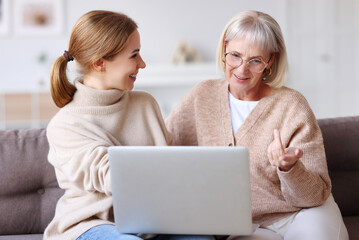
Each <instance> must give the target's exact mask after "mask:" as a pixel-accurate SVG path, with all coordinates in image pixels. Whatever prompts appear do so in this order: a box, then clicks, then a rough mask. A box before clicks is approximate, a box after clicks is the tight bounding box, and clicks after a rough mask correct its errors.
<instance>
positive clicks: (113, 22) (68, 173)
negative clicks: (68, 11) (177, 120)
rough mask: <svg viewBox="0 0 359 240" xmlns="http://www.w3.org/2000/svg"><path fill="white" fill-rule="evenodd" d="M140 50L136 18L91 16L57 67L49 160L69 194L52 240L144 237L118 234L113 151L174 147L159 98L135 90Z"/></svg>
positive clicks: (84, 18) (53, 225) (109, 14)
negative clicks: (73, 72)
mask: <svg viewBox="0 0 359 240" xmlns="http://www.w3.org/2000/svg"><path fill="white" fill-rule="evenodd" d="M140 48H141V45H140V35H139V33H138V31H137V25H136V23H135V22H134V21H133V20H132V19H130V18H129V17H127V16H126V15H123V14H120V13H115V12H110V11H91V12H88V13H86V14H85V15H83V16H82V17H81V18H80V19H79V20H78V21H77V23H76V24H75V26H74V28H73V30H72V34H71V38H70V43H69V47H68V50H67V51H65V53H64V54H63V55H62V56H60V57H59V58H58V59H57V60H56V61H55V63H54V64H53V67H52V69H51V76H50V79H51V93H52V97H53V100H54V102H55V103H56V105H57V106H58V107H60V108H61V110H60V111H59V112H58V113H57V114H56V116H54V118H53V119H52V120H51V121H50V123H49V125H48V128H47V137H48V141H49V146H50V150H49V155H48V159H49V162H50V163H51V164H52V165H53V166H54V167H55V171H56V176H57V180H58V183H59V185H60V187H61V188H62V189H64V190H65V194H64V195H63V196H62V197H61V198H60V200H59V201H58V203H57V207H56V213H55V217H54V219H53V220H52V221H51V223H50V224H49V225H48V227H47V228H46V230H45V234H44V239H46V240H52V239H64V240H72V239H79V240H80V239H86V240H91V239H106V240H111V239H122V240H127V239H138V238H139V237H138V236H135V235H125V234H119V233H118V232H117V231H116V229H115V226H114V218H113V208H112V197H111V182H110V173H109V161H108V154H107V148H108V147H110V146H115V145H167V144H170V143H171V136H170V134H168V132H167V130H166V128H165V125H164V122H163V119H162V116H161V112H160V109H159V107H158V104H157V103H156V101H155V100H154V98H153V97H152V96H151V95H149V94H147V93H145V92H137V91H131V90H132V89H133V87H134V83H135V81H136V78H137V74H138V73H139V70H140V69H142V68H145V66H146V65H145V63H144V61H143V60H142V58H141V55H140ZM72 60H75V61H76V63H77V67H78V70H79V73H81V77H79V78H78V79H76V80H75V82H74V84H72V83H70V82H69V81H68V79H67V76H66V69H67V64H68V62H69V61H72ZM141 237H148V236H146V235H141ZM177 237H178V238H180V239H181V238H187V239H188V237H185V236H177ZM162 238H163V239H169V238H170V237H166V236H162ZM193 239H201V237H194V236H193ZM202 239H211V237H208V238H206V237H203V238H202Z"/></svg>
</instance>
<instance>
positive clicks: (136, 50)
mask: <svg viewBox="0 0 359 240" xmlns="http://www.w3.org/2000/svg"><path fill="white" fill-rule="evenodd" d="M139 51H140V49H139V48H138V49H135V50H133V51H132V52H131V53H135V52H139Z"/></svg>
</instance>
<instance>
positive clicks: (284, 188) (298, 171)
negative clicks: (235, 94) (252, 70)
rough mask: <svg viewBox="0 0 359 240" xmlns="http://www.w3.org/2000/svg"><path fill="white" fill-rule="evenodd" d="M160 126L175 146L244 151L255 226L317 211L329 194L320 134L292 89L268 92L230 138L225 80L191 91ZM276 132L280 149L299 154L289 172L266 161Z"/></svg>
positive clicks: (307, 109) (303, 101)
mask: <svg viewBox="0 0 359 240" xmlns="http://www.w3.org/2000/svg"><path fill="white" fill-rule="evenodd" d="M165 122H166V126H167V128H168V130H169V131H170V132H171V133H172V134H173V144H174V145H202V146H203V145H208V146H211V145H218V146H229V145H235V146H246V147H248V148H249V154H250V171H251V200H252V217H253V222H254V223H259V224H261V225H262V226H267V225H270V224H272V223H273V222H275V221H277V220H279V219H280V218H283V217H285V216H288V215H289V214H291V213H293V212H296V211H299V210H300V209H302V208H308V207H314V206H318V205H321V204H322V203H323V202H324V201H325V200H326V199H327V197H328V196H329V194H330V192H331V182H330V178H329V175H328V169H327V164H326V157H325V152H324V145H323V139H322V135H321V131H320V129H319V127H318V125H317V121H316V118H315V116H314V115H313V113H312V111H311V109H310V107H309V105H308V103H307V101H306V100H305V98H304V97H303V96H302V95H301V94H300V93H298V92H296V91H294V90H292V89H289V88H286V87H282V88H280V89H272V92H271V95H270V96H267V97H265V98H263V99H261V100H260V101H259V103H258V105H257V106H256V107H255V108H254V109H253V111H252V112H251V113H250V115H249V116H248V117H247V119H246V120H245V122H244V123H243V124H242V125H241V127H240V128H239V129H238V131H237V132H236V133H235V134H234V136H233V131H232V126H231V116H230V109H229V102H228V83H227V81H226V80H209V81H205V82H202V83H200V84H198V85H197V86H195V87H194V88H193V89H192V90H191V91H190V92H189V93H188V94H187V95H186V96H185V98H184V99H183V100H182V101H181V102H180V104H179V106H177V107H176V108H175V110H174V111H173V112H172V113H171V115H170V116H169V117H168V118H167V119H166V121H165ZM275 128H278V129H279V130H280V133H281V138H282V143H283V144H284V146H285V147H297V148H300V149H302V150H303V153H304V155H303V157H302V158H301V159H300V160H299V161H298V162H297V163H296V164H295V165H294V167H293V168H292V169H291V170H290V171H289V172H281V171H279V170H278V169H277V168H275V167H273V166H272V165H271V164H270V163H269V160H268V158H267V147H268V145H269V144H270V143H271V142H272V141H273V130H274V129H275Z"/></svg>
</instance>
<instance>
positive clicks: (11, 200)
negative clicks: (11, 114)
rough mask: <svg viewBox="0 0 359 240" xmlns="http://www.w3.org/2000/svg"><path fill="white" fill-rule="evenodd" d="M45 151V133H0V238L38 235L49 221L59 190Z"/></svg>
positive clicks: (46, 144)
mask: <svg viewBox="0 0 359 240" xmlns="http://www.w3.org/2000/svg"><path fill="white" fill-rule="evenodd" d="M48 148H49V147H48V142H47V139H46V132H45V129H29V130H8V131H0V166H1V168H0V235H7V234H36V233H40V234H41V233H43V231H44V229H45V227H46V226H47V224H48V223H49V221H50V220H51V219H52V218H53V216H54V211H55V206H56V202H57V200H58V198H59V197H60V196H61V195H62V194H63V190H61V189H59V188H58V184H57V181H56V177H55V172H54V168H53V167H52V166H51V165H50V164H49V163H48V161H47V153H48ZM0 239H30V236H26V235H25V236H23V237H21V236H18V237H15V238H9V237H6V238H3V237H1V236H0ZM33 239H42V236H41V235H39V236H37V237H36V236H33Z"/></svg>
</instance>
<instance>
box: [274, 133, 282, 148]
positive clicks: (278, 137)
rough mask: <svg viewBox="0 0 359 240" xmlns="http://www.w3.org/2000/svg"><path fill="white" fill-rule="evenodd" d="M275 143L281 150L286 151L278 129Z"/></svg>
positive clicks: (275, 134)
mask: <svg viewBox="0 0 359 240" xmlns="http://www.w3.org/2000/svg"><path fill="white" fill-rule="evenodd" d="M274 141H275V142H276V143H277V144H278V145H279V146H280V147H281V149H282V150H283V151H284V148H283V144H282V139H281V138H280V132H279V130H278V129H274Z"/></svg>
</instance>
